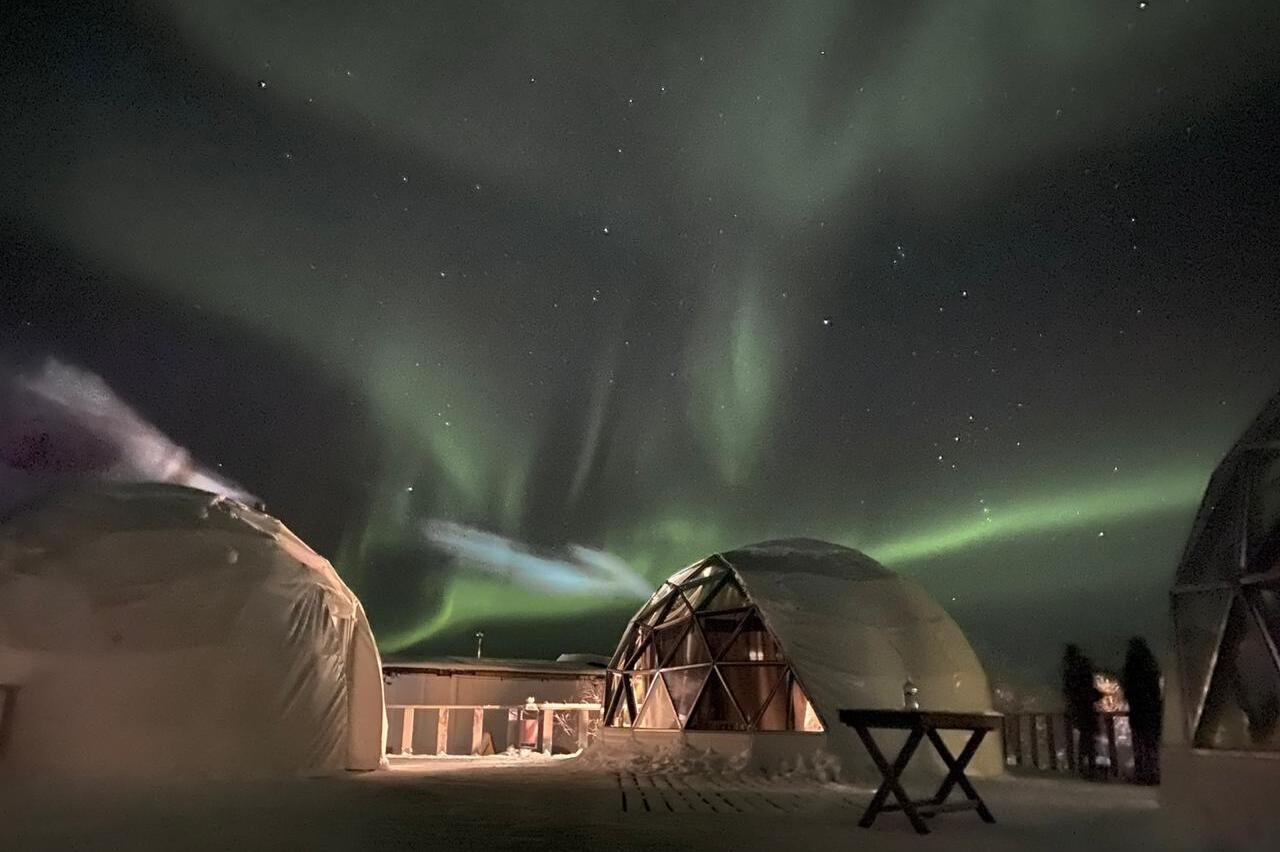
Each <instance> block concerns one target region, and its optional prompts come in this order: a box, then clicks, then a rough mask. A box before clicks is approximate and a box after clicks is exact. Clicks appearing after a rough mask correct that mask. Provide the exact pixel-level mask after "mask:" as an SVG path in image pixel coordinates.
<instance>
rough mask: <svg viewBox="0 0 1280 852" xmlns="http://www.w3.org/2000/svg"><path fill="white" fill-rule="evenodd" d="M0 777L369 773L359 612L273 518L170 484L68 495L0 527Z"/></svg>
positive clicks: (368, 678)
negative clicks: (0, 726)
mask: <svg viewBox="0 0 1280 852" xmlns="http://www.w3.org/2000/svg"><path fill="white" fill-rule="evenodd" d="M0 684H4V685H5V686H6V687H7V688H6V693H7V694H8V695H9V696H10V697H11V700H10V701H8V702H7V705H8V706H6V709H5V714H6V716H7V719H6V727H7V730H6V732H5V737H4V740H5V748H4V751H3V753H0V771H4V772H6V773H7V772H14V773H19V774H23V773H50V774H61V775H156V774H198V775H205V776H222V777H237V776H250V775H273V774H326V773H332V772H338V771H342V770H344V769H373V768H376V767H377V766H378V765H379V761H380V760H381V757H382V751H383V743H384V741H385V736H386V733H385V730H386V723H385V714H384V709H383V693H382V673H381V664H380V661H379V658H378V651H377V647H376V646H375V644H374V640H373V634H372V633H371V631H370V629H369V624H368V622H367V620H366V618H365V614H364V610H363V608H362V607H361V605H360V602H359V600H357V599H356V597H355V595H354V594H353V593H352V592H351V590H350V589H348V588H347V587H346V585H344V584H343V582H342V580H341V579H339V577H338V575H337V573H336V572H335V571H334V569H333V566H332V565H330V564H329V562H328V561H327V560H325V559H324V558H322V557H321V556H319V555H318V554H316V552H315V551H313V550H311V548H309V547H307V546H306V545H305V544H304V543H303V542H302V541H301V540H299V539H298V538H297V537H296V536H295V535H293V533H291V532H290V531H289V530H288V529H287V528H286V527H285V526H284V525H283V524H281V523H280V522H279V521H277V520H275V519H274V518H271V517H269V516H267V515H265V514H263V513H262V512H259V511H256V510H254V509H251V508H249V507H247V506H245V505H243V504H241V503H238V502H235V501H233V500H230V499H228V498H224V497H219V496H216V495H213V494H209V493H207V492H203V491H197V490H194V489H191V488H186V487H182V486H174V485H160V484H145V485H116V486H96V487H93V488H88V489H83V490H76V491H70V492H63V493H59V494H55V495H54V496H52V497H50V498H46V499H45V500H44V501H42V502H41V503H40V504H39V505H38V506H37V507H35V508H31V509H28V510H27V511H24V512H21V513H19V514H17V515H15V516H14V517H12V518H10V519H9V520H7V521H6V522H4V523H3V524H0Z"/></svg>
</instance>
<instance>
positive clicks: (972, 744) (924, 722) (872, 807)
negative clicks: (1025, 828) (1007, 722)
mask: <svg viewBox="0 0 1280 852" xmlns="http://www.w3.org/2000/svg"><path fill="white" fill-rule="evenodd" d="M1003 718H1004V717H1003V716H1001V715H1000V714H999V713H947V712H937V711H932V710H841V711H840V721H841V722H843V723H844V724H846V725H848V726H850V727H851V728H853V729H854V730H855V731H857V732H858V737H859V738H860V739H861V740H862V744H863V745H865V746H866V747H867V752H868V753H869V754H870V755H871V759H872V760H873V761H874V762H875V764H876V767H877V768H878V769H879V770H880V775H881V777H882V778H883V779H884V780H883V781H882V782H881V784H880V787H879V789H877V790H876V793H875V795H874V796H872V797H871V803H870V804H869V805H867V810H866V812H865V813H864V814H863V815H862V819H861V820H859V821H858V825H860V826H862V827H863V828H870V827H871V824H872V823H874V822H875V821H876V816H878V815H879V814H881V813H887V812H890V811H902V812H903V813H904V814H906V815H907V819H909V820H910V821H911V825H912V826H913V827H914V828H915V830H916V831H918V832H919V833H920V834H928V833H929V826H927V825H925V819H926V818H928V817H931V816H933V815H935V814H940V813H950V812H952V811H967V810H974V811H977V812H978V816H980V817H981V818H982V820H983V822H995V821H996V819H995V817H993V816H992V815H991V811H989V810H987V806H986V804H985V803H984V802H983V801H982V797H981V796H979V795H978V791H977V790H975V789H973V785H972V784H971V783H969V779H968V778H966V777H965V774H964V771H965V768H966V767H967V766H968V765H969V761H970V760H972V759H973V755H974V754H975V753H976V752H977V750H978V746H979V745H981V744H982V740H983V738H984V737H985V736H986V734H987V731H995V730H999V728H1000V725H1001V723H1002V721H1003ZM873 730H898V731H907V732H908V733H907V741H906V742H905V743H903V744H902V749H901V750H900V751H899V752H898V756H897V758H896V759H895V760H894V761H893V763H889V761H888V760H886V759H885V756H884V754H883V752H881V751H880V747H879V745H877V743H876V741H875V739H874V738H873V737H872V736H871V731H873ZM939 731H969V741H968V742H966V743H965V745H964V748H962V749H961V750H960V754H959V756H955V755H953V754H952V753H951V750H950V749H948V748H947V744H946V743H945V742H943V740H942V737H941V736H939V734H938V732H939ZM926 739H927V740H928V741H929V742H930V743H932V744H933V748H934V750H935V751H936V752H937V753H938V756H939V757H940V758H942V762H943V763H944V764H946V766H947V775H946V777H945V778H943V780H942V784H941V785H940V786H939V787H938V790H937V792H936V793H934V794H933V796H932V797H931V798H929V799H923V800H913V799H911V798H910V797H909V796H908V795H907V793H906V791H905V790H904V789H903V788H902V783H901V782H900V781H899V778H901V776H902V772H903V770H905V769H906V768H907V764H908V763H909V762H910V761H911V756H912V755H913V754H915V751H916V748H917V747H918V746H919V745H920V743H921V741H922V740H926ZM957 787H959V788H960V790H961V791H962V792H963V793H964V795H965V799H964V801H957V802H950V803H948V802H947V797H948V796H950V795H951V791H952V790H954V789H955V788H957ZM890 793H892V794H893V797H894V798H895V799H897V800H898V801H897V804H885V800H886V799H888V798H889V794H890Z"/></svg>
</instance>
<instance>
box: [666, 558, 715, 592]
mask: <svg viewBox="0 0 1280 852" xmlns="http://www.w3.org/2000/svg"><path fill="white" fill-rule="evenodd" d="M706 564H707V563H706V561H705V560H704V561H702V562H695V563H693V564H692V565H689V566H687V567H685V568H681V569H680V570H679V571H677V572H676V573H674V574H672V575H671V576H670V577H669V578H667V582H668V583H670V584H671V585H673V586H678V585H680V584H681V583H683V582H684V581H685V580H687V579H689V578H690V577H692V576H693V575H694V574H696V573H698V571H699V570H700V569H702V568H703V567H704V566H705V565H706Z"/></svg>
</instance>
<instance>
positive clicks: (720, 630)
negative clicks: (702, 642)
mask: <svg viewBox="0 0 1280 852" xmlns="http://www.w3.org/2000/svg"><path fill="white" fill-rule="evenodd" d="M746 617H747V613H746V612H731V613H726V614H724V615H715V614H708V613H699V614H698V624H700V625H701V626H702V635H703V636H704V637H705V638H706V640H707V647H708V648H710V650H711V656H712V657H713V658H718V657H719V656H720V654H721V653H722V652H723V651H724V650H725V649H726V648H728V647H729V642H730V641H732V639H733V637H734V634H735V633H737V632H738V625H740V624H742V621H743V619H745V618H746Z"/></svg>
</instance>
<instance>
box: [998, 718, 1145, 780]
mask: <svg viewBox="0 0 1280 852" xmlns="http://www.w3.org/2000/svg"><path fill="white" fill-rule="evenodd" d="M1079 742H1080V732H1079V730H1077V729H1076V728H1074V727H1072V726H1069V725H1068V724H1067V720H1066V717H1065V716H1064V715H1063V714H1062V713H1007V714H1005V717H1004V760H1005V765H1006V766H1010V767H1016V768H1020V769H1032V770H1039V771H1042V772H1062V773H1071V774H1082V773H1081V771H1080V767H1079V766H1078V765H1077V763H1078V759H1079V758H1078V755H1079V750H1078V745H1079ZM1094 766H1095V772H1096V773H1097V774H1098V776H1099V777H1104V778H1114V779H1118V780H1123V781H1132V780H1133V736H1132V733H1131V731H1130V728H1129V714H1128V713H1124V712H1119V713H1099V714H1098V736H1097V740H1096V742H1095V744H1094Z"/></svg>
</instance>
